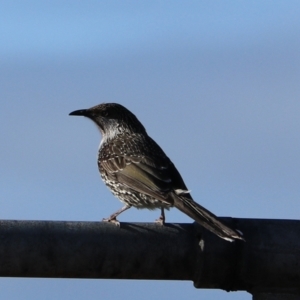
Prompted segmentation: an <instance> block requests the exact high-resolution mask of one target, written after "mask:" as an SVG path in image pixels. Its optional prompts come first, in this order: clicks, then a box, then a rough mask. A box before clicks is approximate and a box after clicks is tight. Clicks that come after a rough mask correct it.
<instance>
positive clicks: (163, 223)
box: [155, 216, 165, 226]
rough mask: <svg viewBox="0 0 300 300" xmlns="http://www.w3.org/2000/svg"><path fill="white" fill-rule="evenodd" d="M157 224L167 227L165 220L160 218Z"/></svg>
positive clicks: (156, 221)
mask: <svg viewBox="0 0 300 300" xmlns="http://www.w3.org/2000/svg"><path fill="white" fill-rule="evenodd" d="M155 223H156V224H159V225H161V226H164V225H165V219H164V218H162V217H161V216H160V217H159V218H158V219H156V220H155Z"/></svg>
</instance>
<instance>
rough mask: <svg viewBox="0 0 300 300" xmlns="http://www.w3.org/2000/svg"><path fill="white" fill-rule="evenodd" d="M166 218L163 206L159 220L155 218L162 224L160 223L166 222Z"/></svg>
mask: <svg viewBox="0 0 300 300" xmlns="http://www.w3.org/2000/svg"><path fill="white" fill-rule="evenodd" d="M165 220H166V218H165V210H164V208H163V207H162V208H161V214H160V217H159V218H158V219H157V220H155V223H158V224H160V225H164V224H165Z"/></svg>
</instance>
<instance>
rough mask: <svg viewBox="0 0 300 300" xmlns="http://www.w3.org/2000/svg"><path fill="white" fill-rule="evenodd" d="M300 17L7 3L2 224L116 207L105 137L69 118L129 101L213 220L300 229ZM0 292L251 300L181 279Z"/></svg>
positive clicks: (237, 8)
mask: <svg viewBox="0 0 300 300" xmlns="http://www.w3.org/2000/svg"><path fill="white" fill-rule="evenodd" d="M299 15H300V4H299V1H277V0H275V1H251V2H246V1H218V0H216V1H189V0H187V1H176V0H175V1H156V0H152V1H127V0H123V1H117V0H115V1H90V0H87V1H76V0H73V1H70V0H65V1H57V0H53V1H44V0H41V1H33V0H32V1H30V0H28V1H18V0H16V1H1V0H0V36H1V39H0V65H1V68H0V85H1V88H0V99H1V110H0V118H1V128H0V139H1V147H0V193H1V194H0V206H1V209H0V218H1V219H13V220H66V221H99V220H101V219H102V218H103V217H108V216H109V215H110V214H111V213H113V212H114V211H116V210H117V209H119V208H120V207H121V203H120V202H119V201H118V200H117V199H115V198H114V197H113V196H112V195H111V194H110V192H109V191H108V190H107V188H106V187H105V186H104V184H103V183H102V182H101V179H100V176H99V174H98V170H97V165H96V157H97V150H98V145H99V142H100V138H101V136H100V134H99V132H98V130H97V129H96V127H95V126H94V125H93V124H92V123H91V122H90V121H89V120H87V119H85V118H74V117H69V116H68V114H69V113H70V112H71V111H73V110H77V109H82V108H88V107H91V106H94V105H96V104H99V103H102V102H118V103H120V104H122V105H124V106H126V107H127V108H128V109H130V110H131V111H132V112H133V113H134V114H136V116H137V117H138V118H139V120H140V121H141V122H142V123H143V124H144V126H145V127H146V129H147V132H148V134H149V135H150V136H151V137H152V138H153V139H155V140H156V141H157V142H158V144H159V145H160V146H161V147H162V148H163V149H164V151H165V152H166V153H167V155H168V156H169V157H170V158H171V159H172V161H173V162H174V163H175V165H176V166H177V168H178V169H179V171H180V173H181V175H182V177H183V178H184V181H185V183H186V184H187V186H188V188H189V189H190V190H191V191H192V195H193V197H194V199H195V200H196V201H197V202H199V203H201V204H202V205H203V206H205V207H206V208H208V209H209V210H211V211H213V212H214V213H215V214H216V215H218V216H228V217H237V218H275V219H298V218H299V208H300V207H299V197H300V185H299V179H300V157H299V153H300V137H299V131H300V118H299V113H300V101H299V99H300V85H299V79H300V56H299V53H300V39H299V32H300V18H299ZM158 216H159V211H151V212H149V211H146V210H142V211H141V210H139V211H138V210H136V209H134V208H132V209H130V210H129V211H126V212H124V214H122V215H121V216H120V218H119V219H120V221H126V222H151V221H153V220H155V219H156V218H157V217H158ZM166 217H167V222H182V223H184V222H191V221H192V220H191V219H190V218H188V217H187V216H185V215H183V214H182V213H180V212H179V211H176V210H175V209H173V210H170V211H169V212H167V216H166ZM0 289H1V295H2V297H3V298H5V299H11V300H14V299H40V298H41V295H42V296H43V299H74V300H79V299H99V297H100V296H101V297H102V298H108V299H113V300H114V299H145V300H147V299H155V298H165V299H168V298H170V297H172V299H173V300H176V299H182V298H183V297H185V298H189V299H193V298H194V299H196V297H197V298H199V297H201V298H203V299H208V300H209V299H216V298H217V299H242V300H246V299H251V295H250V294H247V293H246V292H232V293H227V292H224V291H221V290H197V289H195V288H194V287H193V284H192V282H180V281H174V282H167V281H126V280H124V281H122V280H79V279H78V280H75V279H72V280H71V279H24V278H17V279H16V278H1V279H0Z"/></svg>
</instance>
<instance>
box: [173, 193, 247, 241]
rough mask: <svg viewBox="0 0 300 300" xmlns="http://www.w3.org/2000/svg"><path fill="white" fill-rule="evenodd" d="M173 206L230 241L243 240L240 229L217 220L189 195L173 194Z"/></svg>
mask: <svg viewBox="0 0 300 300" xmlns="http://www.w3.org/2000/svg"><path fill="white" fill-rule="evenodd" d="M174 206H175V207H176V208H178V209H179V210H180V211H182V212H183V213H185V214H187V215H188V216H189V217H191V218H192V219H194V220H195V221H196V222H197V223H199V224H200V225H201V226H203V227H205V228H206V229H208V230H210V231H211V232H213V233H214V234H216V235H217V236H219V237H220V238H222V239H224V240H227V241H230V242H232V241H234V240H235V239H240V240H244V238H243V236H242V233H241V232H240V231H238V230H233V229H231V228H229V227H228V226H227V225H225V224H223V223H222V222H221V221H220V220H218V217H217V216H215V215H214V214H213V213H211V212H210V211H208V210H207V209H206V208H204V207H203V206H201V205H199V204H198V203H197V202H195V201H193V200H192V199H191V198H190V197H187V196H185V195H183V194H181V195H174Z"/></svg>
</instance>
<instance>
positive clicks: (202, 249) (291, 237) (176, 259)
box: [0, 218, 300, 300]
mask: <svg viewBox="0 0 300 300" xmlns="http://www.w3.org/2000/svg"><path fill="white" fill-rule="evenodd" d="M221 219H222V220H223V221H224V222H227V223H228V225H230V226H232V227H234V228H238V229H239V230H241V231H242V232H243V233H244V236H245V239H246V242H242V241H236V242H233V243H230V242H226V241H224V240H222V239H220V238H218V237H216V236H214V235H213V234H211V233H210V232H208V231H206V230H204V229H203V228H201V227H200V226H198V225H197V224H167V225H166V226H160V225H158V224H153V223H151V224H145V223H121V227H117V226H115V225H114V224H107V223H101V222H52V221H0V276H6V277H52V278H110V279H156V280H160V279H161V280H162V279H163V280H190V281H193V282H194V285H195V287H197V288H214V289H215V288H218V289H224V290H227V291H235V290H245V291H248V292H250V293H252V294H253V299H255V300H269V299H277V300H279V299H280V300H281V299H292V300H294V299H300V221H293V220H257V219H231V218H221ZM297 297H298V298H297Z"/></svg>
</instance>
